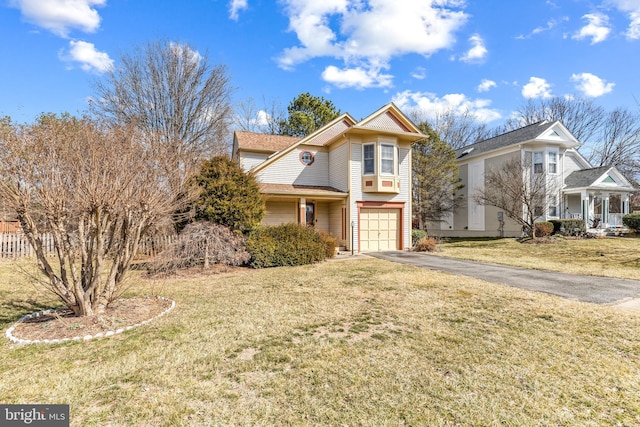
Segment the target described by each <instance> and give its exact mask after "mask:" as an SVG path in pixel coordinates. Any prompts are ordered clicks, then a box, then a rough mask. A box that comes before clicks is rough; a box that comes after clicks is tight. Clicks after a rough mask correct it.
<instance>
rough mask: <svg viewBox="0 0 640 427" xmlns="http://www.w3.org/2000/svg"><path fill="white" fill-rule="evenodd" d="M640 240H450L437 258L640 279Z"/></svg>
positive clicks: (445, 243) (441, 247) (443, 246)
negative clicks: (524, 242) (535, 241)
mask: <svg viewBox="0 0 640 427" xmlns="http://www.w3.org/2000/svg"><path fill="white" fill-rule="evenodd" d="M638 245H640V239H637V238H602V239H584V240H569V239H559V240H556V239H554V244H539V245H536V244H523V243H519V242H517V241H516V240H515V239H478V240H463V239H451V240H449V241H444V242H443V243H441V244H440V246H439V248H440V251H439V252H438V253H437V254H438V255H443V256H449V257H453V258H462V259H468V260H473V261H481V262H492V263H496V264H505V265H511V266H516V267H525V268H533V269H538V270H550V271H560V272H564V273H573V274H586V275H591V276H603V277H616V278H620V279H634V280H640V252H639V251H638Z"/></svg>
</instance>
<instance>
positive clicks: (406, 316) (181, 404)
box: [0, 258, 640, 426]
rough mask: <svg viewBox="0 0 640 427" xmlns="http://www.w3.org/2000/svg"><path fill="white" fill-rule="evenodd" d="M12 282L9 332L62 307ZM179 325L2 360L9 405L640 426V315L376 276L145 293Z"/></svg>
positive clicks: (0, 309)
mask: <svg viewBox="0 0 640 427" xmlns="http://www.w3.org/2000/svg"><path fill="white" fill-rule="evenodd" d="M14 270H15V268H14V266H12V265H11V264H8V263H3V264H0V298H1V299H0V302H1V305H0V327H2V328H3V330H6V328H7V327H9V326H10V324H12V323H13V322H14V321H16V320H17V319H18V318H19V317H20V316H22V315H24V314H27V313H29V312H32V311H35V310H37V309H40V308H42V307H47V306H50V305H52V304H53V302H52V301H51V300H50V299H48V298H47V297H46V296H44V295H42V294H39V293H36V292H34V290H33V288H32V287H30V285H28V284H27V283H26V281H25V280H24V279H23V278H22V277H21V276H19V275H17V274H16V273H12V271H14ZM137 281H138V282H139V284H138V285H137V286H135V287H132V288H131V290H130V291H129V293H130V295H148V294H159V295H163V296H165V297H169V298H172V299H174V300H175V301H176V302H177V307H176V309H175V310H174V311H173V312H171V313H170V314H169V315H168V316H165V317H163V318H161V319H159V320H156V321H154V322H152V323H150V324H148V325H146V326H143V327H140V328H137V329H134V330H132V331H129V332H126V333H124V334H122V335H118V336H116V337H114V338H109V339H103V340H95V341H89V342H86V343H80V342H77V343H67V344H58V345H53V346H47V345H30V346H17V345H13V344H10V343H9V341H8V340H6V339H2V343H1V344H0V375H1V376H2V381H0V402H3V403H69V404H70V405H71V424H72V425H74V426H92V425H98V426H102V425H113V426H123V425H127V426H128V425H140V426H159V425H171V426H174V425H177V426H180V425H193V426H203V425H243V426H244V425H266V426H271V425H370V426H384V425H428V426H439V425H483V426H493V425H495V426H497V425H512V426H515V425H526V426H548V425H563V426H602V425H612V426H613V425H639V424H640V400H639V399H638V396H640V314H638V313H634V312H625V311H619V310H616V309H613V308H611V307H602V306H596V305H591V304H586V303H578V302H574V301H568V300H564V299H561V298H558V297H554V296H550V295H546V294H537V293H532V292H528V291H525V290H520V289H514V288H509V287H506V286H502V285H494V284H490V283H486V282H482V281H480V280H475V279H471V278H463V277H456V276H452V275H448V274H445V273H437V272H434V271H429V270H423V269H418V268H415V267H411V266H406V265H400V264H395V263H390V262H386V261H382V260H378V259H370V258H361V259H354V260H348V261H331V262H325V263H321V264H317V265H313V266H304V267H292V268H274V269H265V270H245V269H242V270H239V271H236V272H232V273H227V274H222V275H217V276H209V277H207V276H181V277H177V278H174V279H171V280H165V281H152V280H147V279H137Z"/></svg>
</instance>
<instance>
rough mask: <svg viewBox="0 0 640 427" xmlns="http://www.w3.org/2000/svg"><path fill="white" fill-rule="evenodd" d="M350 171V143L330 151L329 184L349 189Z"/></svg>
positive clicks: (341, 189)
mask: <svg viewBox="0 0 640 427" xmlns="http://www.w3.org/2000/svg"><path fill="white" fill-rule="evenodd" d="M348 172H349V144H342V145H341V146H339V147H337V148H335V149H333V150H331V152H330V153H329V185H330V186H331V187H333V188H337V189H338V190H340V191H348V189H349V173H348Z"/></svg>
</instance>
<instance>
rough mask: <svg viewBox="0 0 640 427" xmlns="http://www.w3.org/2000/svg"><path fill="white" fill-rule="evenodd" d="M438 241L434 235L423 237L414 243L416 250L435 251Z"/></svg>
mask: <svg viewBox="0 0 640 427" xmlns="http://www.w3.org/2000/svg"><path fill="white" fill-rule="evenodd" d="M437 243H438V242H437V241H436V239H434V238H433V237H423V238H422V239H420V240H418V242H417V243H416V244H415V245H414V247H413V250H414V251H416V252H434V251H435V250H436V248H437Z"/></svg>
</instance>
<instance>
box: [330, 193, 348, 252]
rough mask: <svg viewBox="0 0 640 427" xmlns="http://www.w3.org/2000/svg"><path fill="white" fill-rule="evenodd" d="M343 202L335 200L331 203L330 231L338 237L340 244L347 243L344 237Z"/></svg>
mask: <svg viewBox="0 0 640 427" xmlns="http://www.w3.org/2000/svg"><path fill="white" fill-rule="evenodd" d="M342 208H343V203H342V202H334V203H331V204H329V233H331V235H332V236H333V237H335V238H336V239H338V244H339V245H340V246H344V245H345V241H344V239H343V238H342V225H343V224H342Z"/></svg>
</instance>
